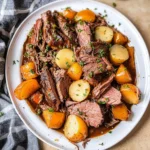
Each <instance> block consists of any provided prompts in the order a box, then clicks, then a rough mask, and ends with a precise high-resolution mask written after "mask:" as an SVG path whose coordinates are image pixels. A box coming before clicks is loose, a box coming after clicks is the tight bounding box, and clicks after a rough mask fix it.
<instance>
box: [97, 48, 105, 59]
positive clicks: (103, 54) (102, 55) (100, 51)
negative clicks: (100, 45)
mask: <svg viewBox="0 0 150 150" xmlns="http://www.w3.org/2000/svg"><path fill="white" fill-rule="evenodd" d="M104 56H105V51H104V50H103V49H100V50H99V52H98V57H99V58H102V57H104Z"/></svg>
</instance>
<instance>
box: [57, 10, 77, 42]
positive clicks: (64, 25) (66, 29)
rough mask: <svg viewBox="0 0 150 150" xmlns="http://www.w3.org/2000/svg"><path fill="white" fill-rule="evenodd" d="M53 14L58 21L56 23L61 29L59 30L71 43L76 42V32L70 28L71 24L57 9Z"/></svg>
mask: <svg viewBox="0 0 150 150" xmlns="http://www.w3.org/2000/svg"><path fill="white" fill-rule="evenodd" d="M54 16H55V18H56V20H57V21H58V25H59V27H60V29H61V31H62V32H63V33H64V34H65V35H66V36H67V37H68V40H69V41H70V42H72V43H74V44H75V43H76V42H77V40H76V34H75V32H74V31H73V30H72V29H71V27H70V26H71V24H69V22H68V21H67V20H66V18H64V17H63V16H62V15H60V13H58V12H57V11H55V12H54Z"/></svg>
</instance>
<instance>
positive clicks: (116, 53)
mask: <svg viewBox="0 0 150 150" xmlns="http://www.w3.org/2000/svg"><path fill="white" fill-rule="evenodd" d="M127 59H129V53H128V50H127V49H126V48H125V47H124V46H122V45H118V44H115V45H113V46H112V47H111V48H110V60H111V62H112V63H113V64H114V65H116V66H117V65H120V64H122V63H123V62H125V61H126V60H127Z"/></svg>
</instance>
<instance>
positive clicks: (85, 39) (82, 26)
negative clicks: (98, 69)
mask: <svg viewBox="0 0 150 150" xmlns="http://www.w3.org/2000/svg"><path fill="white" fill-rule="evenodd" d="M76 33H77V36H78V41H79V44H80V46H81V47H85V48H86V51H87V53H90V52H91V51H92V46H91V30H90V27H89V26H88V25H87V24H86V23H85V22H83V21H79V22H78V23H77V24H76Z"/></svg>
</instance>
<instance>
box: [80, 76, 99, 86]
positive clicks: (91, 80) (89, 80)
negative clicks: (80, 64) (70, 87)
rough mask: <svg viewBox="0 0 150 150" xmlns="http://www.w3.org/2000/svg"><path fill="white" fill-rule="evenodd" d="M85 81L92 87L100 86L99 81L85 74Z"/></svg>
mask: <svg viewBox="0 0 150 150" xmlns="http://www.w3.org/2000/svg"><path fill="white" fill-rule="evenodd" d="M83 76H84V77H83V79H84V80H86V81H88V82H89V84H90V85H92V86H94V87H95V86H97V85H98V80H96V79H95V78H94V77H89V75H86V74H84V75H83Z"/></svg>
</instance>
